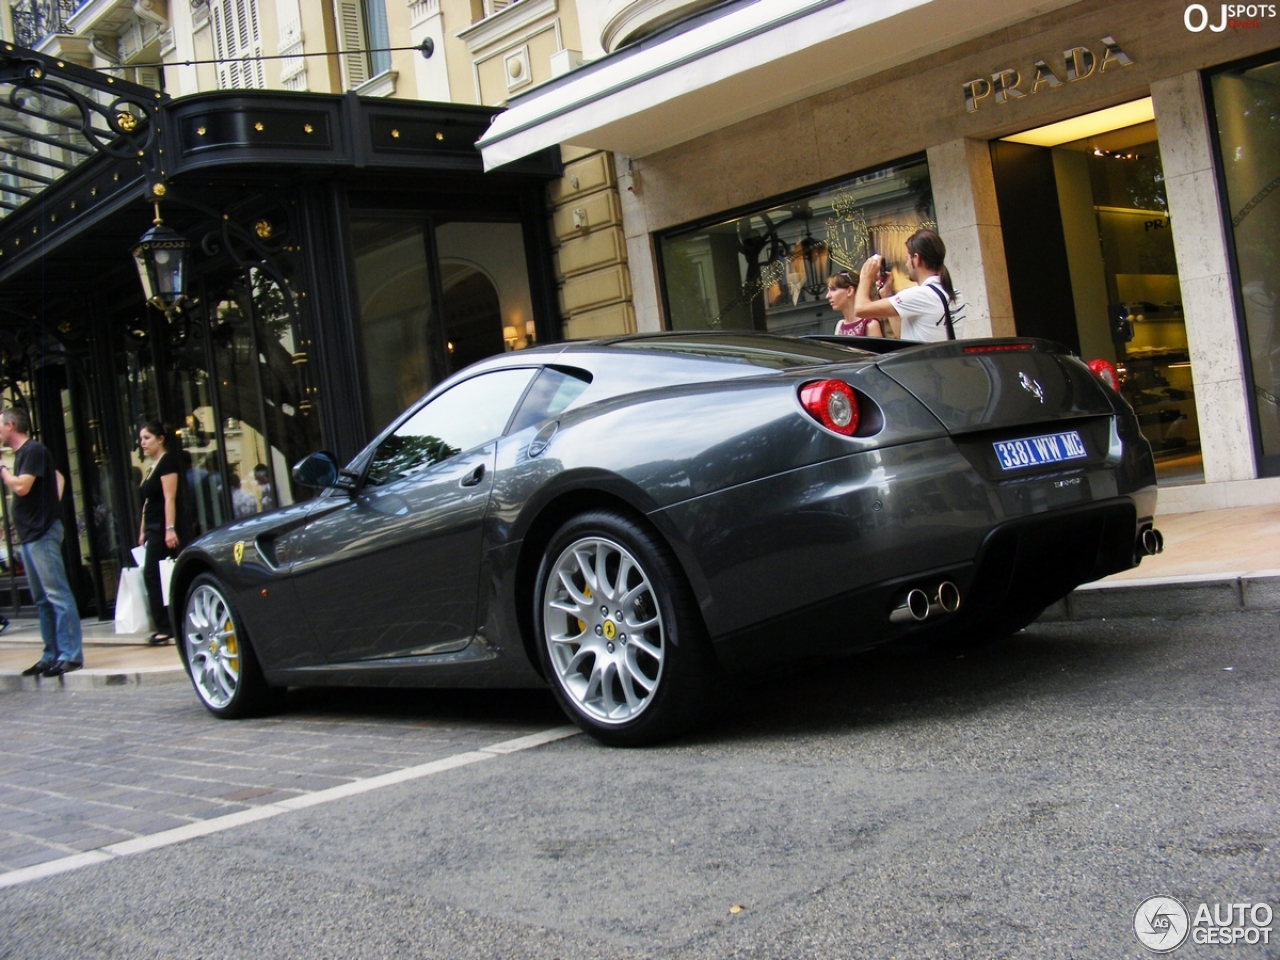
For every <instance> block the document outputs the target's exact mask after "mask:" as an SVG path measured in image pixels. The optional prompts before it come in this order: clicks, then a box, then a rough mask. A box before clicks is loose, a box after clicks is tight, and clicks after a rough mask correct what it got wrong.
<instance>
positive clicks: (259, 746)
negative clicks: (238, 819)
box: [0, 683, 564, 871]
mask: <svg viewBox="0 0 1280 960" xmlns="http://www.w3.org/2000/svg"><path fill="white" fill-rule="evenodd" d="M503 696H504V697H506V698H509V702H510V704H511V706H512V709H509V710H505V711H504V710H493V709H492V701H491V700H489V701H483V702H482V701H481V699H480V698H479V697H478V696H477V695H469V694H465V693H440V694H435V693H423V692H416V693H394V692H393V693H386V692H380V693H378V694H367V693H360V692H325V693H323V695H321V694H320V693H316V694H312V695H295V696H292V697H290V699H289V701H288V703H287V706H286V709H285V711H284V712H282V713H280V714H277V715H273V716H271V717H267V718H264V719H260V720H248V721H241V722H225V721H219V720H217V719H215V718H214V717H211V716H210V715H209V714H208V713H207V712H206V711H205V710H204V708H203V707H202V706H200V704H199V702H198V701H197V700H196V698H195V694H194V693H193V692H192V690H191V688H190V686H189V685H188V684H186V683H180V684H172V685H169V686H161V687H155V688H149V689H146V690H136V689H134V690H129V689H117V690H102V691H82V692H71V691H62V690H56V689H55V690H51V691H50V692H48V693H43V692H41V693H13V694H0V725H3V729H4V731H5V736H4V738H3V742H0V871H8V870H13V869H16V868H19V867H26V866H31V865H32V864H37V863H43V862H46V861H49V860H54V859H57V858H59V857H64V856H66V855H68V854H71V853H77V852H81V851H85V850H92V849H96V848H98V847H102V846H105V845H107V844H111V843H117V842H119V841H122V840H128V839H131V838H133V837H137V836H141V835H145V834H152V833H158V832H159V831H161V830H167V829H171V828H173V827H178V826H182V825H183V824H186V823H191V822H193V821H195V820H203V819H207V818H210V817H218V816H222V815H224V814H228V813H235V812H237V811H240V810H244V809H246V808H248V807H252V806H258V805H262V804H268V803H274V802H277V801H279V800H282V799H285V798H287V797H292V796H297V795H298V794H301V793H309V792H313V791H316V790H322V789H325V788H328V787H333V786H337V785H339V784H343V783H349V782H351V781H353V780H358V779H365V778H368V777H372V776H377V775H378V774H382V773H387V772H390V771H393V770H399V769H403V768H404V767H408V766H413V765H415V764H420V763H424V762H427V761H430V760H436V759H439V758H441V757H445V756H449V755H452V754H455V753H462V752H465V751H467V750H473V749H476V748H477V747H481V746H484V745H486V744H489V743H493V742H497V741H501V740H504V739H508V738H511V737H515V736H520V735H521V734H525V733H529V732H532V731H533V730H536V729H542V728H544V727H547V726H551V725H556V724H560V723H563V722H564V721H563V717H562V715H561V714H560V713H559V712H558V711H557V710H556V708H555V706H554V704H552V702H551V699H550V697H549V696H546V695H543V694H538V693H506V694H503ZM486 703H487V706H486ZM352 710H353V711H354V712H353V713H348V711H352ZM433 712H439V713H440V714H441V715H442V717H447V718H448V719H443V718H442V719H436V718H435V717H434V716H433ZM469 714H470V715H474V718H475V719H474V721H473V722H459V719H458V718H459V717H462V718H466V717H467V716H468V715H469Z"/></svg>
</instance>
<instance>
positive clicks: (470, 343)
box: [351, 215, 534, 434]
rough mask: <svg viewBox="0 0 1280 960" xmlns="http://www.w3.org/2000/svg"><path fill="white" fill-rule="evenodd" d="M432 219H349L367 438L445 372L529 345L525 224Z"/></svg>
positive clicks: (530, 323)
mask: <svg viewBox="0 0 1280 960" xmlns="http://www.w3.org/2000/svg"><path fill="white" fill-rule="evenodd" d="M423 220H428V218H427V217H426V216H424V218H423ZM430 220H431V221H434V222H427V223H424V222H423V221H405V220H393V219H390V218H375V217H367V218H366V217H354V218H352V224H351V236H352V245H353V247H354V248H355V262H356V289H357V293H358V295H359V298H360V326H359V335H360V339H361V344H362V347H363V351H362V359H363V361H364V381H365V391H366V397H367V398H368V405H367V409H368V418H369V419H368V427H369V432H370V434H374V433H377V432H378V431H379V430H381V429H382V428H383V427H385V426H386V425H387V424H388V423H389V422H390V421H391V420H393V419H394V418H395V417H396V416H397V415H398V414H399V413H400V412H401V411H402V410H404V408H405V407H407V406H408V405H409V404H410V403H412V402H413V401H414V400H416V399H418V398H419V397H420V396H422V395H423V394H424V393H426V392H427V391H428V390H429V389H431V387H432V386H434V385H435V384H436V383H439V382H440V381H441V380H443V379H444V378H445V377H446V376H448V375H449V374H451V373H454V372H455V371H458V370H461V369H462V368H463V367H466V366H468V365H470V364H472V363H475V362H476V361H477V360H482V359H484V358H485V357H488V356H492V355H493V354H495V353H502V352H503V351H505V350H519V349H522V348H523V347H526V346H529V345H530V344H531V343H533V341H534V323H533V300H532V297H531V295H530V291H529V271H528V261H527V260H526V258H525V249H524V231H523V228H522V226H521V225H520V224H519V223H512V222H501V221H494V222H476V221H458V220H452V219H448V218H446V217H444V216H441V215H436V216H434V217H431V218H430ZM437 297H438V298H439V304H438V307H437V304H436V298H437Z"/></svg>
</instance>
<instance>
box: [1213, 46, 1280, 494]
mask: <svg viewBox="0 0 1280 960" xmlns="http://www.w3.org/2000/svg"><path fill="white" fill-rule="evenodd" d="M1278 61H1280V49H1276V50H1271V51H1269V52H1267V53H1262V54H1258V55H1257V56H1253V57H1246V58H1244V59H1242V60H1234V61H1232V62H1230V63H1222V64H1218V65H1217V66H1215V67H1212V68H1210V69H1208V70H1202V71H1201V73H1200V88H1201V91H1202V94H1203V96H1204V106H1205V116H1206V119H1207V120H1208V122H1209V124H1210V134H1211V136H1212V139H1213V150H1212V155H1213V173H1214V179H1215V183H1216V185H1217V188H1218V216H1219V218H1220V220H1221V223H1222V235H1223V237H1225V240H1226V247H1227V267H1228V270H1229V271H1230V275H1231V305H1232V308H1233V309H1234V310H1235V320H1236V337H1237V343H1238V344H1239V356H1238V361H1239V363H1240V369H1241V371H1242V374H1243V378H1244V384H1245V390H1246V395H1247V397H1248V403H1249V431H1250V435H1251V437H1252V439H1253V458H1254V466H1255V469H1256V470H1257V474H1258V476H1259V477H1260V478H1261V477H1280V453H1273V454H1264V453H1263V452H1262V422H1261V417H1260V416H1259V415H1258V401H1257V397H1258V392H1257V391H1258V386H1257V381H1256V380H1255V379H1254V376H1253V361H1252V358H1251V357H1250V355H1249V353H1250V344H1249V328H1248V323H1247V319H1246V315H1245V305H1244V290H1243V282H1242V279H1241V277H1240V263H1239V259H1238V256H1237V249H1236V233H1235V227H1233V226H1232V225H1231V210H1230V206H1229V204H1230V196H1229V194H1228V192H1227V173H1226V165H1225V162H1224V160H1223V157H1222V139H1221V138H1220V137H1219V136H1218V110H1217V105H1216V104H1215V103H1214V100H1213V78H1214V77H1215V76H1217V75H1219V74H1223V73H1229V72H1231V71H1234V70H1249V69H1251V68H1253V67H1261V66H1265V65H1266V64H1269V63H1276V62H1278Z"/></svg>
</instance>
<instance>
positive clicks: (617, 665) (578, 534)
mask: <svg viewBox="0 0 1280 960" xmlns="http://www.w3.org/2000/svg"><path fill="white" fill-rule="evenodd" d="M537 585H538V589H537V597H536V601H535V602H536V610H535V622H536V624H537V629H538V634H539V636H538V640H539V644H538V645H539V650H540V654H541V657H542V662H543V667H544V669H545V671H546V674H547V677H548V679H549V680H550V681H551V686H552V690H553V691H554V693H555V696H556V699H557V700H558V701H559V702H560V705H561V706H562V707H563V708H564V710H565V712H566V713H568V714H569V716H570V717H572V718H573V719H574V721H575V722H576V723H577V724H578V725H579V726H580V727H582V729H583V730H585V731H586V732H587V733H589V734H591V735H592V736H593V737H595V738H596V739H597V740H600V741H601V742H603V743H607V744H610V745H613V746H640V745H644V744H649V743H654V742H656V741H658V740H662V739H666V738H668V737H671V736H675V735H676V734H678V733H681V732H683V731H685V730H686V729H688V728H689V727H690V726H692V725H693V723H694V722H696V720H697V719H698V717H699V715H700V714H701V712H702V710H703V708H704V706H705V701H706V697H707V695H708V692H709V691H708V687H709V683H710V679H711V676H712V673H713V663H712V658H711V654H710V651H709V648H708V644H707V642H706V639H705V631H704V628H703V626H702V619H701V616H700V615H699V613H698V609H697V605H696V603H695V602H694V599H693V595H692V592H691V591H690V589H689V587H688V584H687V583H686V582H685V579H684V574H683V571H681V570H680V568H679V565H678V564H677V562H676V560H675V558H674V556H672V554H671V551H670V549H669V548H668V547H667V546H666V544H665V543H663V542H662V540H661V539H660V538H659V537H658V536H657V535H656V534H654V533H653V532H651V531H650V530H648V529H647V528H645V527H643V526H641V525H640V524H639V523H638V522H636V521H635V520H634V519H632V518H631V517H628V516H626V515H625V514H622V513H617V512H614V511H603V510H602V511H592V512H590V513H584V514H581V515H579V516H577V517H575V518H573V519H572V520H570V521H569V522H567V523H566V524H565V525H564V526H563V527H561V528H560V530H559V531H558V532H557V533H556V535H555V536H554V537H553V538H552V540H551V542H550V543H549V544H548V545H547V549H546V551H545V553H544V555H543V558H542V563H541V566H540V567H539V570H538V580H537Z"/></svg>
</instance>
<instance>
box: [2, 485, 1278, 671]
mask: <svg viewBox="0 0 1280 960" xmlns="http://www.w3.org/2000/svg"><path fill="white" fill-rule="evenodd" d="M1156 527H1157V528H1158V529H1159V530H1160V531H1161V533H1163V534H1164V544H1165V546H1164V553H1162V554H1160V555H1159V556H1155V557H1147V558H1146V559H1145V560H1143V561H1142V563H1141V565H1139V566H1138V567H1136V568H1134V569H1133V570H1128V571H1126V572H1124V573H1119V574H1116V575H1115V576H1114V577H1108V578H1107V579H1106V580H1102V581H1099V582H1098V583H1090V584H1086V585H1085V586H1083V587H1081V588H1080V589H1079V590H1076V591H1075V592H1074V593H1073V594H1071V596H1069V597H1067V598H1066V599H1065V600H1063V601H1062V602H1061V603H1058V604H1055V605H1054V606H1053V607H1050V608H1049V609H1048V610H1047V611H1045V614H1044V616H1043V617H1042V619H1044V620H1096V619H1105V618H1109V617H1157V616H1176V615H1179V614H1186V613H1197V612H1222V611H1228V610H1244V609H1264V610H1280V505H1271V506H1262V507H1239V508H1236V509H1232V510H1212V511H1207V512H1204V513H1180V514H1171V515H1169V516H1166V517H1159V516H1158V517H1157V518H1156ZM40 653H41V643H40V626H39V624H38V623H37V622H36V621H35V620H15V621H14V622H13V625H12V626H10V627H9V629H8V630H6V631H5V632H4V633H3V634H0V691H5V690H36V689H40V690H52V689H66V690H90V689H94V688H97V687H114V686H142V685H151V684H157V683H185V682H187V676H186V673H185V672H184V671H183V669H182V664H181V663H180V662H179V660H178V652H177V649H176V648H175V647H173V646H165V647H152V646H149V645H148V644H147V638H146V635H145V634H132V635H128V634H126V635H120V636H117V635H116V633H115V625H114V624H112V623H99V622H97V621H90V622H86V623H85V625H84V664H85V665H84V669H83V670H78V671H76V672H75V673H70V674H67V675H66V676H65V677H60V678H57V679H51V680H46V679H43V678H41V679H39V680H37V679H36V678H35V677H23V676H21V672H22V671H23V670H24V669H26V668H27V667H29V666H31V664H33V663H35V662H36V661H37V660H39V659H40Z"/></svg>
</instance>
